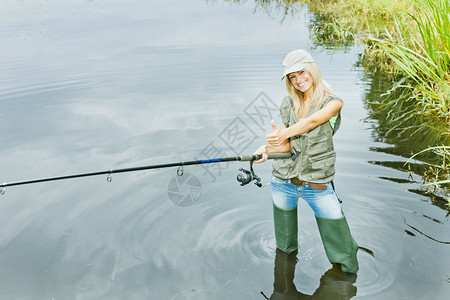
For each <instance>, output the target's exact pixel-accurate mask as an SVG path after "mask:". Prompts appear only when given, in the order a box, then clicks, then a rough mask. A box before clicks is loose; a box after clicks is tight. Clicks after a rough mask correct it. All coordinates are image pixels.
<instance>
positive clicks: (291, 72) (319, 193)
mask: <svg viewBox="0 0 450 300" xmlns="http://www.w3.org/2000/svg"><path fill="white" fill-rule="evenodd" d="M283 66H284V74H283V78H284V77H286V88H287V91H288V93H289V95H290V96H288V97H286V98H284V99H283V101H282V103H281V106H280V114H281V118H282V121H283V125H282V128H281V129H278V128H277V127H276V125H275V123H274V122H273V121H272V128H273V132H272V133H270V134H268V135H267V136H266V139H267V141H268V142H269V145H263V146H261V147H259V148H258V150H256V152H255V153H256V154H262V155H263V157H262V158H261V159H260V160H258V161H255V162H257V163H261V162H264V161H266V160H267V155H266V153H275V152H287V151H290V152H291V153H292V155H293V156H292V158H288V159H280V160H276V161H274V164H273V172H272V175H273V176H272V180H271V186H272V199H273V214H274V224H275V237H276V243H277V247H278V248H279V249H280V250H282V251H284V252H286V253H291V252H293V251H295V250H296V249H297V248H298V241H297V231H298V227H297V203H298V199H299V198H303V199H304V200H305V201H306V202H307V203H308V204H309V205H310V207H311V208H312V209H313V211H314V213H315V216H316V220H317V225H318V227H319V232H320V235H321V238H322V242H323V245H324V248H325V252H326V254H327V257H328V259H329V261H330V262H331V263H332V264H339V265H341V268H342V270H343V271H344V272H349V273H356V272H357V271H358V261H357V258H356V252H357V250H358V245H357V244H356V242H355V240H354V239H353V237H352V236H351V233H350V229H349V227H348V224H347V220H346V218H345V216H344V214H343V212H342V209H341V205H340V203H339V201H338V199H337V196H336V194H335V192H334V189H333V187H332V180H333V178H334V173H335V168H334V165H335V159H336V153H335V151H334V147H333V140H332V136H333V134H334V133H335V132H336V130H337V129H338V128H339V125H340V110H341V108H342V105H343V102H342V100H341V99H340V98H339V97H338V96H337V95H336V93H335V92H334V91H333V90H332V89H331V88H330V87H329V85H328V84H327V83H326V82H325V81H324V80H323V78H322V75H321V72H320V70H319V68H318V66H317V65H316V63H315V62H314V59H313V58H312V57H311V55H310V54H309V53H308V52H306V51H304V50H294V51H292V52H290V53H289V54H288V55H287V56H286V58H285V59H284V61H283Z"/></svg>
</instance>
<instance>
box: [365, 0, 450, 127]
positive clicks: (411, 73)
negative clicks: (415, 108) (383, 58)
mask: <svg viewBox="0 0 450 300" xmlns="http://www.w3.org/2000/svg"><path fill="white" fill-rule="evenodd" d="M421 1H423V3H424V6H423V8H422V9H421V10H420V11H418V12H417V13H416V14H414V15H413V14H411V15H410V16H411V18H412V19H413V20H414V21H415V23H416V24H417V30H418V35H409V34H407V35H408V37H407V38H406V37H405V35H406V34H405V28H404V27H403V25H402V24H401V23H400V21H399V20H398V19H395V29H394V32H389V31H386V33H385V35H386V38H385V39H379V38H373V37H370V38H369V39H370V40H372V41H373V42H375V43H376V44H378V45H379V46H380V47H381V49H382V50H383V52H384V53H385V54H386V55H387V56H388V57H389V58H390V59H392V61H393V62H394V63H395V65H396V69H395V70H396V72H397V73H398V74H402V75H404V76H406V77H407V78H409V82H408V83H407V86H408V87H410V88H411V89H412V90H413V96H414V98H415V99H416V100H417V101H418V103H419V105H420V106H421V109H420V113H422V114H424V115H428V116H435V117H438V118H440V119H442V120H443V121H444V122H446V123H447V124H448V123H449V122H450V1H449V0H421ZM448 131H450V128H449V129H448ZM449 133H450V132H449Z"/></svg>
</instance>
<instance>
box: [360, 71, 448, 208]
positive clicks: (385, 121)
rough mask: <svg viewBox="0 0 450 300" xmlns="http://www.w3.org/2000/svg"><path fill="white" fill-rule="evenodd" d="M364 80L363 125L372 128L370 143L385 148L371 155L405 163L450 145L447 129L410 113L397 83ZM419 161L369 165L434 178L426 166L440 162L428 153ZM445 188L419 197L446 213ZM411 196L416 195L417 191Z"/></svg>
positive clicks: (407, 93)
mask: <svg viewBox="0 0 450 300" xmlns="http://www.w3.org/2000/svg"><path fill="white" fill-rule="evenodd" d="M365 80H366V81H368V89H367V91H366V94H365V101H364V102H365V104H366V107H367V110H368V112H369V115H368V117H367V118H366V121H367V122H368V123H371V125H372V126H371V127H372V139H373V140H374V141H376V142H380V143H385V144H388V145H389V146H388V147H372V148H371V150H372V151H376V152H383V153H387V154H393V155H396V156H400V157H403V158H405V159H408V158H409V157H411V156H412V155H413V154H415V153H418V152H420V151H422V150H424V149H426V148H428V147H433V146H436V145H450V137H449V135H448V134H446V131H448V125H447V126H446V125H445V124H441V123H439V120H430V119H426V120H424V118H423V117H422V116H421V115H420V114H416V113H414V111H415V107H414V106H415V103H414V101H412V100H411V99H410V97H411V91H410V89H408V88H404V87H402V86H399V83H400V84H401V81H400V82H399V83H397V84H393V83H391V82H389V81H388V80H387V78H385V77H383V76H380V75H372V76H371V75H368V74H366V78H365ZM420 160H421V161H420V162H417V161H416V162H414V163H409V164H405V161H372V162H370V163H373V164H377V165H382V166H385V167H388V168H393V169H396V170H400V171H404V172H411V173H414V174H418V175H420V176H424V178H427V177H431V176H434V174H435V172H433V171H432V170H430V166H432V165H442V158H441V157H439V156H437V155H436V154H435V153H433V152H432V151H427V152H424V153H423V154H421V155H420ZM383 179H387V180H390V181H394V182H401V181H402V180H406V181H408V179H407V178H387V177H383ZM428 179H430V178H428ZM448 187H449V185H448V184H447V186H444V189H442V190H440V191H437V190H434V189H433V190H429V191H425V192H422V194H426V195H427V196H429V197H430V200H431V202H432V203H433V204H434V205H437V206H439V207H440V208H442V209H446V210H450V207H449V206H448V205H447V201H446V200H445V198H450V191H449V190H448ZM445 188H447V190H446V189H445ZM411 192H414V193H419V194H420V191H417V190H414V191H411Z"/></svg>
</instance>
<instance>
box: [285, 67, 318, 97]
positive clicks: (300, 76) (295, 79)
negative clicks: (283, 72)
mask: <svg viewBox="0 0 450 300" xmlns="http://www.w3.org/2000/svg"><path fill="white" fill-rule="evenodd" d="M287 77H288V79H289V81H290V82H291V84H292V85H293V86H294V88H295V89H296V90H298V91H300V92H302V93H306V92H307V91H309V90H310V89H311V87H312V86H313V84H314V80H313V78H312V76H311V74H310V73H309V72H308V71H306V70H304V69H303V70H300V71H297V72H293V73H289V74H288V76H287ZM311 91H312V90H311Z"/></svg>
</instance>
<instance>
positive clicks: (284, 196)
mask: <svg viewBox="0 0 450 300" xmlns="http://www.w3.org/2000/svg"><path fill="white" fill-rule="evenodd" d="M270 185H271V189H272V200H273V203H274V204H275V205H276V206H277V207H278V208H281V209H292V208H295V207H297V204H298V199H299V198H302V199H304V200H305V201H306V202H307V203H308V204H309V206H310V207H311V208H312V210H313V211H314V213H315V214H316V216H318V217H324V218H330V219H337V218H342V217H343V216H344V215H343V213H342V209H341V205H340V203H339V200H338V198H337V196H336V193H335V192H334V190H333V187H332V186H331V183H327V189H326V190H316V189H313V188H312V187H310V186H308V184H306V185H305V186H295V185H293V184H291V183H290V182H289V180H283V179H279V178H277V177H275V176H272V179H271V181H270Z"/></svg>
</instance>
